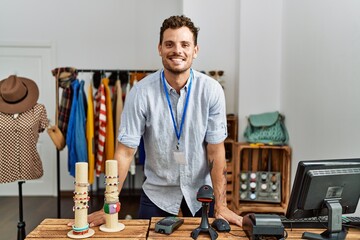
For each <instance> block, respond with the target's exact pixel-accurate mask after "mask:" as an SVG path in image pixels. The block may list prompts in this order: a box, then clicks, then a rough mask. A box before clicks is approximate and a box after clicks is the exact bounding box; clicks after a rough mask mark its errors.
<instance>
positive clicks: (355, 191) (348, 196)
mask: <svg viewBox="0 0 360 240" xmlns="http://www.w3.org/2000/svg"><path fill="white" fill-rule="evenodd" d="M359 183H360V158H359V159H331V160H306V161H300V162H299V164H298V167H297V170H296V175H295V179H294V184H293V187H292V191H291V195H290V200H289V205H288V208H287V212H286V217H287V218H289V219H297V218H308V217H319V216H326V215H327V216H328V223H329V224H328V230H327V231H326V233H325V232H324V234H328V235H329V234H330V235H331V234H341V231H343V230H342V225H341V224H342V222H341V219H342V217H341V216H342V214H347V213H354V212H355V211H356V207H357V204H358V202H359V198H360V184H359ZM309 234H310V235H313V234H311V233H307V234H305V235H306V236H305V237H304V236H303V237H304V238H307V236H308V235H309ZM312 237H313V236H312ZM309 239H312V238H310V237H309ZM324 239H325V238H324Z"/></svg>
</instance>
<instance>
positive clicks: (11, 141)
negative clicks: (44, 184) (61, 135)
mask: <svg viewBox="0 0 360 240" xmlns="http://www.w3.org/2000/svg"><path fill="white" fill-rule="evenodd" d="M47 126H48V119H47V114H46V109H45V106H44V105H42V104H39V103H37V104H36V105H35V106H34V107H33V108H31V109H29V110H27V111H25V112H22V113H20V114H19V115H18V116H17V117H16V118H15V117H14V114H7V113H2V112H0V139H1V141H0V183H9V182H14V181H18V180H32V179H38V178H40V177H41V176H42V175H43V167H42V162H41V159H40V156H39V153H38V151H37V148H36V145H37V142H38V139H39V133H41V132H43V131H44V130H45V128H46V127H47Z"/></svg>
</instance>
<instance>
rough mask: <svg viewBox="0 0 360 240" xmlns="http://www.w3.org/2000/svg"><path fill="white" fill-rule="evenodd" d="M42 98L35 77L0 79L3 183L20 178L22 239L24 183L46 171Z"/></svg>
mask: <svg viewBox="0 0 360 240" xmlns="http://www.w3.org/2000/svg"><path fill="white" fill-rule="evenodd" d="M38 98H39V89H38V87H37V85H36V83H35V82H34V81H33V80H30V79H27V78H22V77H17V76H14V75H12V76H9V77H8V78H6V79H3V80H1V81H0V149H1V151H0V183H8V182H14V181H18V186H19V222H18V226H17V227H18V240H23V239H24V238H25V222H24V221H23V206H22V184H23V183H25V180H31V179H38V178H40V177H41V176H42V175H43V168H42V162H41V160H40V156H39V154H38V152H37V149H36V144H37V141H38V139H39V133H41V132H43V131H44V130H45V128H46V127H47V126H48V119H47V115H46V109H45V106H44V105H42V104H39V103H37V100H38Z"/></svg>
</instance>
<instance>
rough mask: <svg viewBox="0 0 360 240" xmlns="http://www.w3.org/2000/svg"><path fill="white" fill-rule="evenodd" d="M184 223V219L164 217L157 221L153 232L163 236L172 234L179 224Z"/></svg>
mask: <svg viewBox="0 0 360 240" xmlns="http://www.w3.org/2000/svg"><path fill="white" fill-rule="evenodd" d="M183 223H184V219H180V218H178V217H175V216H171V217H165V218H163V219H161V220H159V221H158V222H157V223H156V224H155V232H157V233H164V234H171V233H172V232H174V231H175V230H176V229H177V228H178V227H180V226H181V224H183Z"/></svg>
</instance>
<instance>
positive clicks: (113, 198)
mask: <svg viewBox="0 0 360 240" xmlns="http://www.w3.org/2000/svg"><path fill="white" fill-rule="evenodd" d="M105 174H106V175H105V194H104V195H105V203H104V212H105V220H106V223H105V224H103V225H101V226H100V228H99V229H100V230H101V231H103V232H119V231H121V230H123V229H124V228H125V225H124V224H122V223H119V220H118V215H119V214H118V213H119V211H120V202H119V197H118V194H119V192H118V185H119V176H118V168H117V161H116V160H106V162H105Z"/></svg>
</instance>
